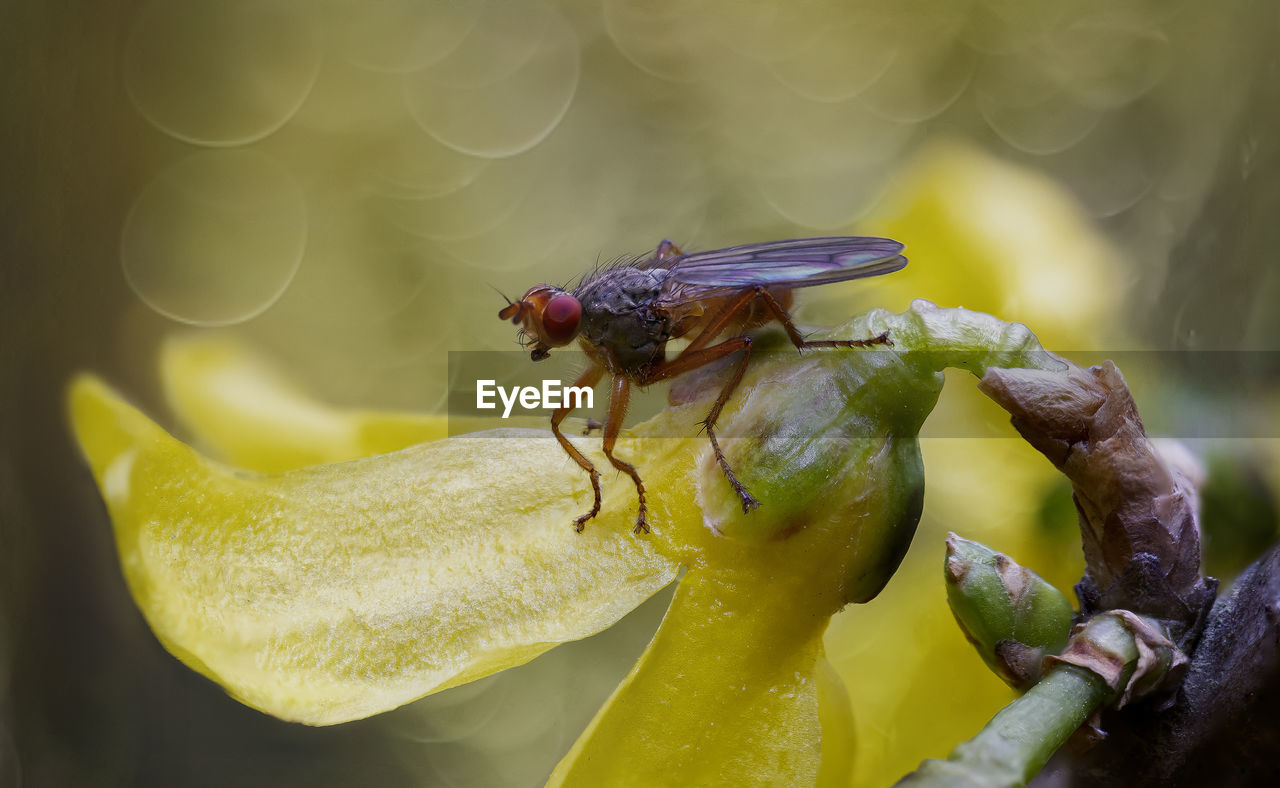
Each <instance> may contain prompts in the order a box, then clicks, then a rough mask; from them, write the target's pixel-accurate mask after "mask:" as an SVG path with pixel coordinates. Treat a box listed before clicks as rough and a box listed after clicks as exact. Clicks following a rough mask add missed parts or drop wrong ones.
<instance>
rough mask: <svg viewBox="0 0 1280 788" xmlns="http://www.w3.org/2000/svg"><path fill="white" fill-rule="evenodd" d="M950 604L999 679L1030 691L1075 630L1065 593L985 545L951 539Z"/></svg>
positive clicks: (947, 573)
mask: <svg viewBox="0 0 1280 788" xmlns="http://www.w3.org/2000/svg"><path fill="white" fill-rule="evenodd" d="M943 566H944V575H945V577H946V584H947V602H948V603H949V604H950V606H951V612H952V614H954V615H955V618H956V623H957V624H959V625H960V629H961V630H962V631H963V632H964V635H965V637H966V638H968V640H969V642H970V643H972V644H973V646H974V648H976V649H977V650H978V654H979V655H981V656H982V659H983V660H984V661H986V663H987V665H988V666H990V667H991V669H992V670H993V671H995V672H996V674H997V675H998V676H1000V678H1002V679H1004V680H1005V682H1006V683H1008V684H1009V685H1010V686H1012V687H1014V688H1016V689H1022V690H1025V689H1026V688H1027V687H1029V686H1031V685H1032V684H1034V683H1035V682H1036V680H1037V679H1039V677H1040V669H1041V664H1042V663H1043V662H1044V658H1045V657H1046V656H1049V655H1053V654H1057V653H1058V652H1060V651H1061V650H1062V648H1063V647H1064V646H1065V645H1066V643H1067V637H1068V635H1069V634H1070V629H1071V614H1072V610H1071V603H1070V602H1068V601H1067V598H1066V597H1065V596H1064V595H1063V594H1062V592H1061V591H1059V590H1058V589H1056V588H1054V587H1053V586H1052V585H1050V584H1049V583H1048V582H1046V581H1045V580H1044V579H1043V578H1041V577H1040V576H1039V575H1037V574H1036V573H1035V572H1032V571H1031V570H1030V569H1027V568H1025V567H1023V566H1019V565H1018V564H1017V563H1015V562H1014V561H1013V560H1012V559H1010V558H1009V557H1008V556H1006V555H1004V554H1002V553H997V552H996V551H994V550H992V549H991V548H989V547H987V546H986V545H983V544H980V543H978V542H975V541H972V540H969V539H963V538H961V537H959V536H956V535H955V534H954V533H953V534H950V535H948V536H947V557H946V561H945V563H944V565H943Z"/></svg>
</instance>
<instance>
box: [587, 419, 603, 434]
mask: <svg viewBox="0 0 1280 788" xmlns="http://www.w3.org/2000/svg"><path fill="white" fill-rule="evenodd" d="M602 429H604V425H603V424H601V423H600V422H598V421H596V420H595V419H587V425H586V426H585V427H583V428H582V434H583V435H590V434H591V431H592V430H602Z"/></svg>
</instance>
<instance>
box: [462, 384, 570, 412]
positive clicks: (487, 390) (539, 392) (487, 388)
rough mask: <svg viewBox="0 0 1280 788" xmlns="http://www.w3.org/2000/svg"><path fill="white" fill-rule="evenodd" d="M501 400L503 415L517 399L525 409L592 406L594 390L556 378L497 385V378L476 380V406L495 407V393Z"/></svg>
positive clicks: (496, 405)
mask: <svg viewBox="0 0 1280 788" xmlns="http://www.w3.org/2000/svg"><path fill="white" fill-rule="evenodd" d="M495 396H496V397H497V398H498V399H501V400H502V418H504V419H505V418H509V417H510V416H511V409H512V408H513V407H515V405H516V403H517V402H519V403H520V407H522V408H524V409H525V410H537V409H539V408H541V409H544V410H552V409H555V408H561V407H564V408H586V409H588V410H589V409H591V408H592V407H594V403H595V392H594V391H592V390H591V389H590V388H588V387H586V386H564V385H562V384H561V383H560V381H558V380H544V381H542V386H541V387H538V386H512V387H511V388H506V387H504V386H499V385H498V382H497V381H496V380H477V381H476V408H477V409H479V410H494V409H496V408H497V407H498V403H497V402H496V401H495V400H494V397H495Z"/></svg>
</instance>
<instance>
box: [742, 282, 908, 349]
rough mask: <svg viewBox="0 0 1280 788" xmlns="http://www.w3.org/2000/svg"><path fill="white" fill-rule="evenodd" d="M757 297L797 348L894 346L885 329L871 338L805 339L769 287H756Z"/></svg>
mask: <svg viewBox="0 0 1280 788" xmlns="http://www.w3.org/2000/svg"><path fill="white" fill-rule="evenodd" d="M755 297H756V298H757V299H759V300H760V301H761V302H763V303H764V305H765V307H767V308H768V310H769V311H770V312H772V313H773V316H774V317H775V318H777V320H778V322H779V323H781V324H782V327H783V328H784V329H786V332H787V336H788V337H790V338H791V344H793V345H795V346H796V349H797V350H809V349H810V348H820V347H869V346H871V345H888V346H889V347H893V341H892V340H890V339H889V332H888V331H883V332H881V333H879V334H877V335H876V336H874V337H871V338H870V339H817V340H810V339H805V338H804V335H803V334H801V333H800V329H798V328H796V324H795V323H793V322H791V315H790V314H788V313H787V310H786V307H784V306H783V305H782V304H780V303H778V299H776V298H774V297H773V293H770V292H769V290H768V288H765V287H756V288H755Z"/></svg>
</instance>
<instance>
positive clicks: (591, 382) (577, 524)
mask: <svg viewBox="0 0 1280 788" xmlns="http://www.w3.org/2000/svg"><path fill="white" fill-rule="evenodd" d="M603 374H604V369H603V368H601V367H592V368H591V369H589V370H587V371H586V372H584V373H582V375H580V376H579V377H578V379H577V380H576V381H574V383H573V385H575V386H585V387H587V388H594V387H595V385H596V384H597V383H599V382H600V377H601V376H602V375H603ZM567 401H568V398H566V402H567ZM574 407H575V406H570V405H564V406H562V407H559V408H556V410H555V412H554V413H552V414H551V434H553V435H555V436H556V440H558V441H560V446H561V447H563V448H564V450H565V452H566V453H567V454H568V455H569V456H570V457H572V458H573V461H574V462H576V463H578V465H579V467H581V468H582V470H584V471H586V472H587V473H589V474H591V492H592V493H593V494H594V495H595V500H594V501H593V502H592V504H591V511H589V512H587V513H586V514H584V515H582V516H581V517H579V518H578V519H576V520H574V521H573V529H574V530H575V531H577V532H578V533H582V529H583V527H584V526H586V524H587V520H590V519H591V518H592V517H595V516H596V515H597V514H598V513H599V512H600V474H599V472H597V471H596V466H594V465H592V464H591V460H588V459H587V458H586V457H585V456H584V455H583V453H582V452H580V451H578V447H577V446H574V445H573V444H572V443H570V442H569V439H568V438H566V437H565V436H564V433H563V432H561V431H560V422H562V421H564V420H565V417H566V416H568V415H569V414H570V413H572V412H573V410H574Z"/></svg>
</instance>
